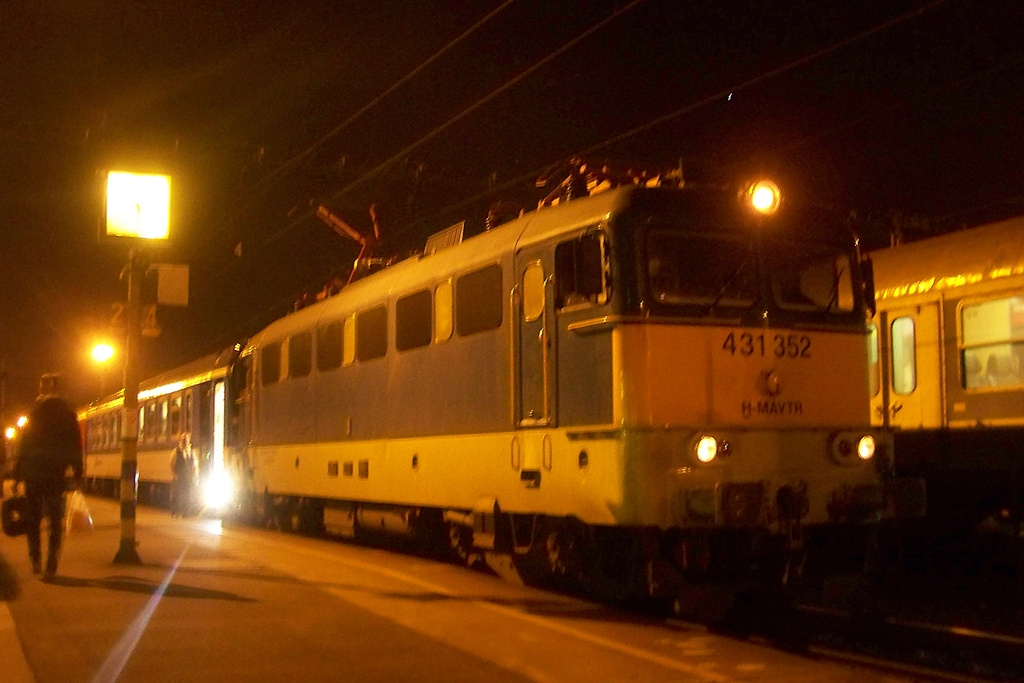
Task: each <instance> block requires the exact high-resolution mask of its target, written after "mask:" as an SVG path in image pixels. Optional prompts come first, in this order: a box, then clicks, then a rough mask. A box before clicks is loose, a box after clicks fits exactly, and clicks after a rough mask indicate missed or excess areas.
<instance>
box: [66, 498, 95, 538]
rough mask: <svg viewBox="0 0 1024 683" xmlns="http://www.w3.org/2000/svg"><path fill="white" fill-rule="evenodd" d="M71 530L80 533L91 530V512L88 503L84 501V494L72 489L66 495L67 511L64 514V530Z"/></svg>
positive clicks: (67, 531)
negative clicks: (68, 494) (69, 493)
mask: <svg viewBox="0 0 1024 683" xmlns="http://www.w3.org/2000/svg"><path fill="white" fill-rule="evenodd" d="M72 531H74V532H78V533H81V532H83V531H92V513H90V512H89V505H88V504H87V503H86V502H85V496H83V495H82V492H81V491H73V492H72V493H71V495H70V496H68V506H67V511H66V512H65V514H64V532H65V533H71V532H72Z"/></svg>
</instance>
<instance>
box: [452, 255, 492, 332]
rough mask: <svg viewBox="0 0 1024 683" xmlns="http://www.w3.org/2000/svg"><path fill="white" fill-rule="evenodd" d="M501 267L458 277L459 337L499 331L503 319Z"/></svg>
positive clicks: (456, 325)
mask: <svg viewBox="0 0 1024 683" xmlns="http://www.w3.org/2000/svg"><path fill="white" fill-rule="evenodd" d="M503 303H504V300H503V297H502V287H501V266H499V265H493V266H487V267H485V268H481V269H480V270H475V271H473V272H471V273H466V274H465V275H462V276H460V277H459V278H458V279H456V280H455V331H456V332H457V333H458V334H459V336H460V337H465V336H467V335H471V334H476V333H477V332H484V331H486V330H496V329H498V328H499V327H501V319H502V304H503Z"/></svg>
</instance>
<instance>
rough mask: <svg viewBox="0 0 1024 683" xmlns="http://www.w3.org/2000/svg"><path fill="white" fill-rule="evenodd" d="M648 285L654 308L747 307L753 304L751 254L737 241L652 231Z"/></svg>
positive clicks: (754, 275)
mask: <svg viewBox="0 0 1024 683" xmlns="http://www.w3.org/2000/svg"><path fill="white" fill-rule="evenodd" d="M647 283H648V289H649V291H650V296H651V298H652V299H654V300H655V301H657V302H658V303H662V304H667V305H699V306H703V307H705V308H706V309H707V311H708V312H709V313H711V312H713V311H715V310H718V309H719V308H728V307H744V308H746V307H748V306H751V305H753V303H754V301H756V300H757V268H756V264H755V258H754V251H753V249H752V248H751V245H749V244H747V243H746V242H744V241H742V240H737V239H730V238H726V237H720V236H715V235H705V234H700V233H693V232H683V231H679V230H667V229H660V228H652V229H651V230H650V231H649V232H648V233H647Z"/></svg>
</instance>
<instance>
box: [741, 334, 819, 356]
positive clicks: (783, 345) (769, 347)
mask: <svg viewBox="0 0 1024 683" xmlns="http://www.w3.org/2000/svg"><path fill="white" fill-rule="evenodd" d="M722 350H723V351H725V352H726V353H728V354H729V355H730V356H735V355H737V354H738V355H740V356H775V357H776V358H810V357H811V338H810V337H809V336H808V335H806V334H795V333H794V334H782V333H776V334H771V333H767V334H766V333H764V332H761V333H757V334H755V333H753V332H730V333H729V334H728V335H726V337H725V341H724V342H722Z"/></svg>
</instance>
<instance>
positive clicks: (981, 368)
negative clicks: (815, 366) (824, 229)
mask: <svg viewBox="0 0 1024 683" xmlns="http://www.w3.org/2000/svg"><path fill="white" fill-rule="evenodd" d="M871 259H872V261H873V263H874V273H875V284H876V291H877V299H878V312H877V314H876V315H875V318H874V321H873V326H872V337H871V339H872V341H871V344H870V347H871V353H872V359H873V363H872V371H871V389H872V395H873V398H872V417H873V420H874V422H875V424H878V425H886V426H891V427H893V428H895V429H896V430H897V431H896V433H895V438H896V454H897V459H896V465H897V468H898V470H899V472H900V473H901V474H903V475H906V476H908V477H919V478H921V479H923V480H924V481H925V482H926V484H927V489H928V499H929V504H928V507H929V514H930V516H931V517H932V518H933V519H934V520H935V521H937V522H939V523H941V524H943V525H946V526H949V527H950V528H955V527H962V526H965V525H966V526H974V525H976V524H977V523H978V522H980V521H982V520H984V519H986V518H988V519H990V520H1002V521H1008V522H1015V523H1018V524H1019V523H1020V522H1021V521H1022V520H1024V516H1022V515H1024V367H1022V361H1024V217H1018V218H1014V219H1011V220H1007V221H1002V222H999V223H993V224H990V225H985V226H981V227H977V228H973V229H970V230H963V231H960V232H956V233H951V234H947V235H942V236H939V237H934V238H930V239H925V240H921V241H919V242H913V243H910V244H905V245H901V246H897V247H894V248H891V249H883V250H880V251H877V252H873V253H872V254H871Z"/></svg>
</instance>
